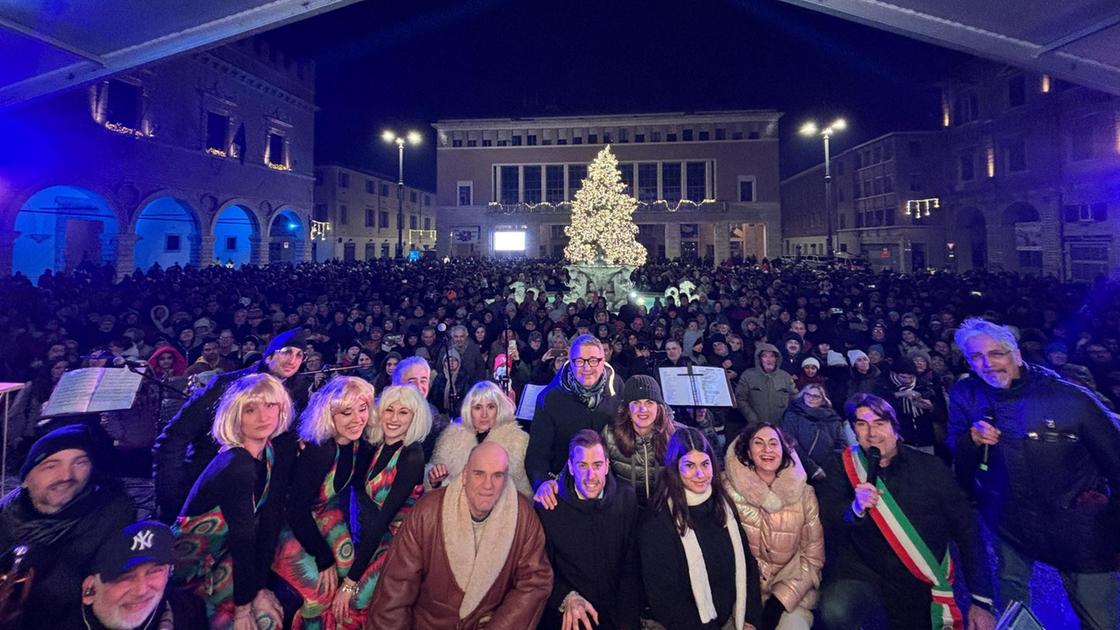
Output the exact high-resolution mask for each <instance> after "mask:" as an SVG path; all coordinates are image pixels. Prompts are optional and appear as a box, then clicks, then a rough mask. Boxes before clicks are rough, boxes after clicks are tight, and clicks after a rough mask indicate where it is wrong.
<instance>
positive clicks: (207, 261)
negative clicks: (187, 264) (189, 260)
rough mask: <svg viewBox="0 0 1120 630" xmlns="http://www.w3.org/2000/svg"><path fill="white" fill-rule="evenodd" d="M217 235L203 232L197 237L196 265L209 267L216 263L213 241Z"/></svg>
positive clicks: (216, 238)
mask: <svg viewBox="0 0 1120 630" xmlns="http://www.w3.org/2000/svg"><path fill="white" fill-rule="evenodd" d="M217 240H218V237H216V236H214V235H213V234H203V235H202V236H200V237H199V238H198V266H199V267H209V266H211V265H215V264H217V263H216V262H215V261H214V243H215V242H216V241H217Z"/></svg>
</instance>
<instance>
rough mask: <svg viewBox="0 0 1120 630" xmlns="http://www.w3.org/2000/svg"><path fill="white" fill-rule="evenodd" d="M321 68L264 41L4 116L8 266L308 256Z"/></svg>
mask: <svg viewBox="0 0 1120 630" xmlns="http://www.w3.org/2000/svg"><path fill="white" fill-rule="evenodd" d="M314 85H315V77H314V68H313V66H311V65H310V64H305V63H299V62H294V61H292V60H289V59H285V58H284V56H283V55H282V54H281V53H279V52H278V51H276V50H270V49H269V48H268V46H267V44H266V43H265V42H263V41H261V40H258V39H249V40H245V41H242V42H238V43H235V44H231V45H228V46H223V47H220V48H216V49H212V50H208V51H205V52H197V53H192V54H190V55H187V56H184V57H181V58H177V59H173V60H170V61H165V62H162V63H160V64H158V65H155V66H151V67H149V68H145V69H140V70H136V71H132V72H129V73H126V74H123V75H120V76H115V77H113V78H111V79H107V80H102V81H98V82H96V83H94V84H93V85H89V86H87V87H84V88H81V89H75V90H71V91H68V92H65V93H62V94H60V95H57V96H55V97H51V98H49V99H45V100H43V101H39V102H33V103H30V104H28V105H24V106H22V107H21V108H19V109H17V110H15V111H9V112H5V113H4V114H3V115H2V117H0V127H2V130H3V132H4V135H5V136H6V138H7V139H8V140H9V141H12V144H10V145H9V146H11V147H19V150H18V151H15V152H10V153H8V154H7V155H5V156H4V157H3V158H0V161H2V162H3V168H2V169H0V172H2V173H3V178H2V179H3V181H2V183H0V273H10V272H20V273H24V274H26V275H28V276H29V277H31V278H32V279H33V280H34V279H35V278H38V276H39V275H40V274H41V273H42V272H43V271H46V270H63V269H68V268H73V267H75V266H77V265H79V264H81V263H82V262H84V261H89V262H92V263H95V264H105V263H110V264H114V265H116V267H117V270H118V274H126V273H130V272H132V270H134V269H135V268H137V267H139V268H145V269H146V268H148V267H150V266H151V265H152V264H157V263H158V264H160V265H162V266H164V267H166V266H168V265H173V264H194V265H205V264H216V263H217V264H234V265H236V264H245V263H265V262H270V261H292V262H298V261H302V260H308V259H309V258H310V255H311V251H310V247H309V246H308V234H309V228H310V219H311V211H312V188H313V185H312V184H313V175H312V165H313V164H312V163H313V151H314V144H315V143H314V117H315V106H314Z"/></svg>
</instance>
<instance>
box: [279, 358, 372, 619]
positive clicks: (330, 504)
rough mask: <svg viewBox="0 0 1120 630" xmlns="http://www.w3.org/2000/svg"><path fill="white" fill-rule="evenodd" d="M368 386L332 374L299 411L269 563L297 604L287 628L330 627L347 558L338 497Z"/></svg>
mask: <svg viewBox="0 0 1120 630" xmlns="http://www.w3.org/2000/svg"><path fill="white" fill-rule="evenodd" d="M373 396H374V393H373V386H372V385H370V384H369V383H368V382H367V381H365V380H364V379H361V378H358V377H353V376H338V377H335V378H334V379H333V380H331V381H329V382H328V383H327V384H326V385H325V386H324V387H323V388H322V389H320V390H319V391H317V392H315V394H314V395H313V396H312V397H311V401H310V403H308V405H307V409H306V410H304V412H303V415H302V416H301V417H300V436H299V437H300V452H299V457H298V459H297V460H296V464H295V469H294V471H293V473H292V483H291V489H290V491H289V493H288V527H286V528H284V530H283V531H282V532H281V534H280V546H279V549H278V550H277V552H276V559H275V560H274V561H273V564H272V568H273V570H274V571H275V572H276V574H277V575H279V576H280V577H281V578H282V579H284V581H286V582H287V583H288V584H289V585H290V586H291V587H292V590H294V591H295V592H297V593H299V594H300V595H301V596H302V597H303V606H301V607H300V610H299V613H298V614H297V615H296V618H295V620H294V621H293V622H292V628H293V629H294V630H298V629H299V628H303V629H304V630H310V629H312V628H315V629H319V628H333V627H334V626H335V622H334V617H333V615H332V612H331V603H332V602H333V601H334V596H335V590H336V589H337V588H338V583H339V581H340V580H342V579H343V578H344V577H345V576H346V573H347V571H349V570H350V565H351V564H352V563H353V561H354V543H353V541H352V539H351V537H350V526H349V524H348V523H347V522H346V517H345V515H344V514H343V511H342V499H343V498H344V497H346V496H347V494H346V491H347V490H348V489H349V487H350V483H351V482H352V481H353V479H354V470H355V468H356V467H357V458H358V443H359V442H360V441H361V437H362V435H363V434H364V433H365V430H366V425H367V424H368V423H369V415H370V409H371V408H372V407H373Z"/></svg>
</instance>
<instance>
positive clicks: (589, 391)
mask: <svg viewBox="0 0 1120 630" xmlns="http://www.w3.org/2000/svg"><path fill="white" fill-rule="evenodd" d="M562 369H563V373H562V374H561V375H560V386H561V387H563V388H564V389H565V390H567V391H568V392H571V393H572V394H573V395H575V397H576V398H579V401H580V402H582V403H583V404H584V405H587V408H588V409H594V408H596V407H598V406H599V400H600V399H601V398H602V397H603V388H604V387H606V384H607V381H609V380H610V376H611V375H610V371H609V369H604V370H603V375H602V376H600V377H599V381H598V382H597V383H595V384H594V385H592V386H591V387H584V386H583V385H581V384H580V382H579V381H578V380H576V375H575V366H574V365H572V364H571V363H569V364H568V365H566V366H564V368H562Z"/></svg>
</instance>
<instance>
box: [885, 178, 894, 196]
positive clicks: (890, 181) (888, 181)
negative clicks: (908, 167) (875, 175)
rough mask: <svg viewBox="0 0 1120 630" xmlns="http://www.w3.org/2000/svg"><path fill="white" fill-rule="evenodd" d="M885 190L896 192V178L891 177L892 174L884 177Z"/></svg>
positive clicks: (886, 191)
mask: <svg viewBox="0 0 1120 630" xmlns="http://www.w3.org/2000/svg"><path fill="white" fill-rule="evenodd" d="M883 192H884V193H892V192H894V178H893V177H891V176H890V175H887V176H886V177H884V178H883Z"/></svg>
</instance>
